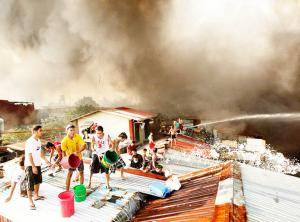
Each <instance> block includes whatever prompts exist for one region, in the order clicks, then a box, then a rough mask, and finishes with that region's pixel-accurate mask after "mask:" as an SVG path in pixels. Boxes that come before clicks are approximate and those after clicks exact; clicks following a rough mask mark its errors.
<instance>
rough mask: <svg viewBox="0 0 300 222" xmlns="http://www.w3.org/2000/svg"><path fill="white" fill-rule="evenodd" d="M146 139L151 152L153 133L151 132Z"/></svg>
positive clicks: (153, 145)
mask: <svg viewBox="0 0 300 222" xmlns="http://www.w3.org/2000/svg"><path fill="white" fill-rule="evenodd" d="M148 140H149V144H148V145H149V150H150V151H151V153H152V152H153V150H154V148H155V143H154V137H153V133H152V132H151V133H150V134H149V137H148Z"/></svg>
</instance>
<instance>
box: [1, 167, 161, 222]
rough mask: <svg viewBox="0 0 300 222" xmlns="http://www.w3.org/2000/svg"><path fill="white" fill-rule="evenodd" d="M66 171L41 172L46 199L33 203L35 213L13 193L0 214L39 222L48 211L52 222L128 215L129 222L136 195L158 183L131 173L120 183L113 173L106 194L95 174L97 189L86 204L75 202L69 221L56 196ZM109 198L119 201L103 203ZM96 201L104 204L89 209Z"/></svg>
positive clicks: (101, 178)
mask: <svg viewBox="0 0 300 222" xmlns="http://www.w3.org/2000/svg"><path fill="white" fill-rule="evenodd" d="M10 166H12V164H10ZM85 167H86V169H88V165H85ZM66 172H67V171H66V170H64V171H62V172H59V173H57V174H56V175H55V177H50V176H48V175H47V172H46V173H44V175H43V184H42V185H41V194H43V195H45V196H46V197H47V199H46V200H45V201H36V206H37V208H38V210H37V211H29V209H28V200H27V199H25V198H20V197H19V195H18V193H17V192H16V193H15V195H14V197H13V199H12V200H11V202H10V203H8V204H1V207H0V215H2V216H4V217H6V218H9V219H11V220H13V221H24V220H26V221H29V220H31V221H37V220H39V221H40V220H43V219H45V218H47V217H49V212H51V220H52V221H68V220H71V221H112V220H114V221H118V220H119V221H124V218H126V217H127V216H128V217H127V220H128V218H129V216H130V213H132V212H131V211H132V210H134V209H132V208H133V207H132V206H133V205H134V204H137V203H136V202H141V201H142V200H141V198H140V196H138V193H137V192H142V193H146V194H151V192H150V189H149V184H151V183H153V182H157V181H161V180H158V179H153V178H145V177H143V176H137V175H131V174H126V176H127V177H128V179H127V180H121V178H120V175H119V173H118V172H117V173H116V174H111V180H110V185H111V186H112V187H113V191H111V192H108V191H107V189H105V186H104V174H102V175H100V174H95V175H94V177H93V185H94V186H96V188H94V189H93V192H92V193H91V194H90V195H89V196H88V197H87V200H86V201H84V202H82V203H75V208H76V213H75V215H74V216H72V217H71V219H62V218H61V216H60V211H59V210H60V208H59V201H58V198H57V195H58V194H59V193H60V192H62V191H64V189H65V178H66ZM88 176H89V175H88V170H86V171H85V181H87V179H88ZM73 177H74V176H73ZM1 181H3V180H0V182H1ZM0 184H1V183H0ZM75 184H76V183H74V182H73V183H72V185H71V186H72V187H73V186H74V185H75ZM8 192H9V190H4V191H2V192H1V189H0V202H3V200H4V198H5V197H7V195H8ZM112 195H114V196H118V197H120V199H118V200H117V201H116V202H115V203H113V202H109V201H106V200H107V199H109V198H110V197H111V196H112ZM104 199H106V200H104ZM99 202H101V203H100V205H101V206H102V205H103V206H102V207H100V209H96V208H95V207H92V205H93V204H96V205H97V203H98V205H99ZM133 203H134V204H133ZM2 206H3V207H2ZM15 209H18V214H15ZM131 216H132V215H131Z"/></svg>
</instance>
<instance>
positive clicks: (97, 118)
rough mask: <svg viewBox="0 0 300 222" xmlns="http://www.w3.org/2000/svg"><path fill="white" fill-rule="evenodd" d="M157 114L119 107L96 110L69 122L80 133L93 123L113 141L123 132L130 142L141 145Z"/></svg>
mask: <svg viewBox="0 0 300 222" xmlns="http://www.w3.org/2000/svg"><path fill="white" fill-rule="evenodd" d="M156 116H157V114H154V113H150V112H144V111H140V110H136V109H132V108H126V107H119V108H113V109H101V110H97V111H94V112H91V113H88V114H85V115H83V116H80V117H78V118H76V119H73V120H71V122H72V123H73V124H75V125H76V126H77V128H78V130H79V132H81V131H82V130H83V129H86V128H87V127H89V126H91V125H92V124H93V123H97V125H98V126H99V125H100V126H102V127H103V129H104V132H105V133H108V134H109V135H110V136H111V137H112V138H113V139H114V138H116V137H117V136H118V135H119V134H120V133H121V132H125V133H126V134H127V135H128V137H129V138H130V139H131V140H135V141H136V142H137V143H143V142H144V141H145V139H146V138H147V137H148V135H149V133H150V124H151V123H153V119H154V118H155V117H156Z"/></svg>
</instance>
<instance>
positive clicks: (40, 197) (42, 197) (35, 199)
mask: <svg viewBox="0 0 300 222" xmlns="http://www.w3.org/2000/svg"><path fill="white" fill-rule="evenodd" d="M45 199H46V198H45V197H44V196H38V197H36V198H34V199H33V200H34V201H37V200H45Z"/></svg>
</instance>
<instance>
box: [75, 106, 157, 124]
mask: <svg viewBox="0 0 300 222" xmlns="http://www.w3.org/2000/svg"><path fill="white" fill-rule="evenodd" d="M98 112H111V113H114V112H115V113H116V114H118V113H119V114H121V113H123V115H126V114H127V115H130V114H131V115H138V116H139V117H140V118H142V119H151V118H154V117H156V116H157V114H155V113H152V112H145V111H141V110H137V109H133V108H128V107H117V108H101V109H98V110H95V111H93V112H90V113H87V114H84V115H81V116H78V117H76V118H75V119H72V120H71V122H73V121H75V120H77V119H81V118H84V117H87V116H91V115H93V114H95V113H98ZM131 115H130V116H131Z"/></svg>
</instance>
